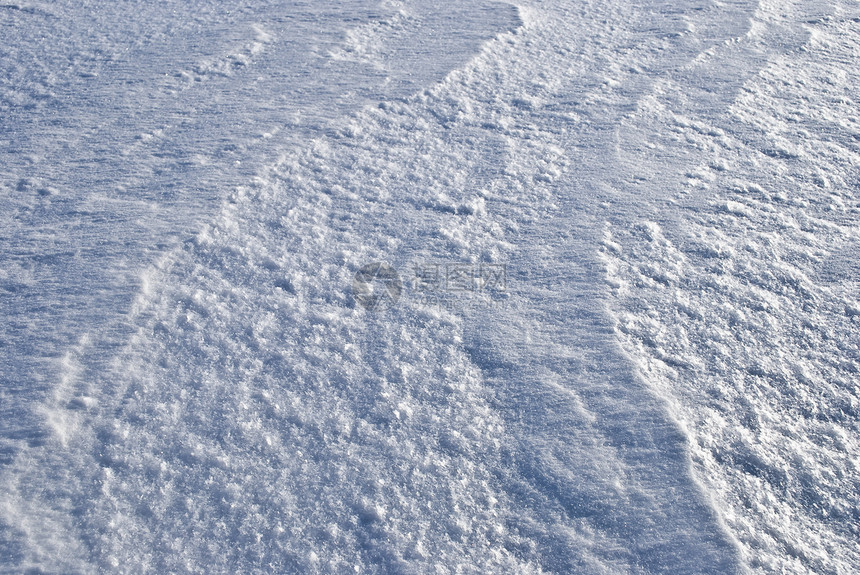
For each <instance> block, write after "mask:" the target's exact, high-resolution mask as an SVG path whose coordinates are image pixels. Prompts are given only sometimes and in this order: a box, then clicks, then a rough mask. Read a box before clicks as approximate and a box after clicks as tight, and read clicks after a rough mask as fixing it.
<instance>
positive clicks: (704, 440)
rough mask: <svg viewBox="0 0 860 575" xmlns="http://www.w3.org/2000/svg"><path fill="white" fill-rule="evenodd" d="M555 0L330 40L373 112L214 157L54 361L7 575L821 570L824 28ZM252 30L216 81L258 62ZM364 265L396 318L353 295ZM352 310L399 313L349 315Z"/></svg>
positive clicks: (811, 16)
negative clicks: (132, 272)
mask: <svg viewBox="0 0 860 575" xmlns="http://www.w3.org/2000/svg"><path fill="white" fill-rule="evenodd" d="M569 4H570V3H563V2H561V3H546V2H536V3H533V4H532V3H525V2H524V3H521V4H520V5H519V6H518V7H517V8H516V9H514V8H513V7H511V6H507V5H503V4H490V3H487V4H480V5H478V4H473V5H471V6H468V7H463V6H461V5H459V4H457V5H454V4H453V3H452V4H450V5H449V4H447V3H443V4H442V5H438V6H434V7H433V9H428V8H424V7H421V6H419V5H418V4H417V3H416V4H413V3H399V2H386V3H384V4H383V5H381V6H380V7H379V10H380V12H381V14H380V15H375V16H374V17H369V18H363V17H357V23H356V25H355V26H353V27H351V28H350V29H349V30H348V31H347V32H346V33H344V34H343V36H342V38H341V41H340V42H339V43H337V44H333V45H332V46H330V47H328V48H327V49H326V50H325V51H324V54H325V61H326V62H328V63H329V64H327V65H331V66H346V67H347V68H345V69H349V68H348V66H350V65H352V66H360V67H361V68H360V69H361V70H362V72H361V73H360V74H357V77H377V78H379V79H380V81H379V82H378V83H377V84H374V86H376V87H374V88H372V89H371V88H367V90H368V91H366V92H362V95H360V96H350V95H346V96H331V97H329V98H327V99H326V102H327V103H328V104H329V106H328V108H329V109H326V107H324V106H314V105H313V104H312V103H309V104H308V108H307V109H308V110H309V112H308V113H309V114H312V115H315V117H316V119H315V120H314V122H309V123H305V124H302V127H301V130H300V129H299V127H289V126H291V125H290V124H289V123H286V124H285V125H287V126H288V127H287V128H285V129H283V130H282V131H276V130H270V131H267V132H266V136H265V138H262V139H263V140H264V141H263V142H260V143H259V144H255V145H254V146H251V145H247V146H242V147H240V148H239V149H238V150H236V151H235V154H236V161H240V162H249V163H251V164H252V165H253V170H252V173H253V175H249V173H248V172H244V171H242V170H239V171H237V172H229V173H228V172H223V174H225V175H223V176H221V177H222V179H223V181H222V182H221V183H218V182H217V181H215V180H212V181H211V182H210V184H209V185H211V186H215V187H218V188H219V189H220V190H225V189H226V190H229V192H228V197H227V198H225V199H224V201H223V204H222V205H221V206H220V208H218V209H217V210H213V211H211V212H208V213H209V214H212V215H211V218H210V219H209V220H208V221H205V223H199V224H195V223H194V222H202V221H203V220H198V219H196V218H191V217H190V216H189V217H188V218H185V219H183V218H182V217H178V219H179V220H182V221H183V222H184V225H186V226H195V225H196V226H197V229H198V230H199V231H197V232H196V233H194V234H193V235H190V236H188V237H185V238H184V241H181V242H177V243H176V244H175V245H174V247H172V248H170V249H165V250H162V251H160V252H158V253H157V261H155V262H154V263H153V264H152V265H148V266H146V267H145V269H143V270H142V271H140V273H139V275H138V276H137V277H138V280H137V281H138V282H139V285H140V289H139V290H138V292H137V293H136V295H135V296H134V300H133V302H131V303H130V304H129V307H130V310H129V312H128V316H127V317H125V318H122V319H113V320H110V321H108V320H105V322H104V324H100V325H105V324H110V325H113V323H116V324H117V325H119V326H120V327H119V328H117V330H116V333H118V334H120V335H117V336H115V337H113V338H112V339H109V341H108V342H106V341H105V339H104V337H103V336H99V334H98V332H99V330H100V329H102V328H101V327H100V325H93V326H92V328H91V330H90V332H89V333H87V332H85V333H82V334H80V335H81V336H82V337H80V338H79V339H80V341H79V343H78V344H77V345H76V346H69V347H68V348H67V349H68V351H67V352H66V353H65V355H64V357H63V359H62V361H59V362H57V363H58V364H59V366H58V369H59V370H60V375H59V378H60V382H59V384H58V385H57V386H56V387H54V388H53V390H52V392H51V394H50V396H49V397H48V398H47V399H46V400H44V401H42V402H41V404H40V407H39V408H38V410H37V413H38V414H39V416H40V417H41V418H42V419H43V420H44V421H45V422H46V423H45V429H46V430H48V432H49V433H46V434H45V436H44V437H43V438H42V439H41V441H31V442H30V445H26V446H18V447H17V448H16V449H17V453H16V454H15V455H14V457H12V456H10V458H9V461H8V463H7V464H6V465H5V467H4V468H3V471H2V473H3V475H2V476H0V482H2V486H3V489H2V491H0V493H2V496H0V520H2V524H3V526H4V528H5V529H4V534H3V537H2V541H3V555H2V557H3V561H4V563H5V564H6V565H8V566H9V568H10V569H13V570H14V569H17V570H26V569H27V568H33V569H37V570H41V571H42V572H52V573H53V572H57V573H59V572H62V573H67V572H84V573H87V572H125V571H134V572H137V571H140V572H158V573H162V572H176V573H185V572H189V573H203V572H205V573H221V572H224V573H227V572H243V573H245V572H260V573H272V572H277V573H289V572H297V573H313V572H320V573H356V572H358V573H364V572H371V573H430V572H433V573H550V572H552V573H734V572H743V571H745V570H746V569H747V568H748V567H752V568H753V569H756V570H761V571H764V572H775V573H777V572H796V573H807V572H812V573H848V572H850V571H851V569H852V567H855V568H856V567H857V565H858V558H857V557H856V555H855V554H856V551H854V550H853V547H852V539H853V541H855V542H856V538H857V532H856V526H857V522H858V515H857V508H856V503H854V502H853V501H852V495H851V494H852V493H854V492H856V487H857V469H856V457H857V453H858V450H857V445H856V439H855V437H856V430H857V428H856V426H857V423H856V420H857V417H856V416H857V397H858V391H857V387H856V375H854V376H853V377H854V378H853V379H852V374H856V369H855V368H856V365H857V360H858V359H857V355H856V343H853V340H852V338H851V337H850V333H851V329H852V327H853V328H854V329H856V322H855V318H856V317H858V316H860V312H858V311H857V310H858V309H860V306H858V305H857V304H856V303H855V302H856V296H857V293H856V289H855V287H856V286H855V284H854V283H852V282H853V278H852V277H850V274H849V275H845V274H846V272H845V270H846V267H850V266H846V265H840V264H838V263H837V264H835V265H832V266H830V267H827V266H824V265H822V264H820V262H822V261H824V260H825V258H826V254H827V253H828V250H829V249H830V246H831V242H838V248H836V251H837V253H838V254H841V256H840V257H842V259H843V260H845V261H847V262H851V261H852V254H854V253H857V252H856V251H852V250H853V249H854V245H855V243H854V242H855V237H856V225H855V223H856V206H857V204H856V199H852V198H851V194H850V191H849V189H848V188H849V187H850V185H851V184H850V182H851V179H852V178H854V177H856V176H855V174H854V172H853V171H852V170H853V162H854V156H853V154H855V148H856V137H855V136H856V133H857V132H856V130H855V127H856V126H855V124H854V123H853V120H851V119H850V118H852V117H853V116H851V114H850V113H849V112H847V111H846V110H844V109H842V108H841V107H842V106H847V105H849V104H848V103H847V102H846V99H847V100H849V101H850V98H851V96H850V93H848V92H847V91H848V90H849V89H850V87H851V86H852V85H856V84H855V83H854V79H853V77H852V76H851V75H850V73H849V72H840V70H842V69H844V65H845V62H850V61H852V55H853V54H854V53H856V52H855V51H854V50H855V49H856V47H855V46H853V45H852V44H851V42H853V40H851V38H850V34H851V32H852V30H854V29H855V28H856V26H857V25H858V24H857V22H858V20H857V19H856V18H855V16H854V15H852V14H848V13H847V12H846V11H845V10H846V9H845V8H843V7H842V6H841V5H835V4H834V5H829V4H828V5H825V4H821V5H818V6H816V8H815V10H811V9H810V8H809V7H805V8H804V7H802V6H801V5H799V4H798V5H793V4H790V3H781V4H779V5H776V4H771V3H764V2H762V3H755V2H735V3H709V2H704V1H702V2H684V3H683V5H681V6H678V5H676V4H673V3H668V2H665V3H664V2H651V1H649V2H642V3H640V4H637V5H635V6H627V5H623V4H621V5H619V4H615V3H610V4H609V5H607V4H606V3H601V2H580V3H574V4H573V5H569ZM469 22H472V23H477V22H481V23H483V24H482V25H483V26H484V27H483V28H482V29H481V31H480V32H475V33H474V34H473V35H472V36H469V38H470V39H469V41H464V40H462V39H463V38H464V37H465V35H464V33H463V30H466V29H472V30H474V29H475V27H474V26H471V27H470V26H467V25H465V24H464V23H469ZM270 28H271V25H268V26H267V25H266V23H265V22H261V23H258V24H257V27H255V28H253V30H255V32H254V34H256V35H255V36H254V38H256V39H254V40H253V41H252V42H251V43H250V44H248V45H247V46H246V47H244V48H241V49H239V51H238V52H236V54H238V56H237V55H235V54H234V55H233V56H228V57H227V60H225V62H232V60H231V58H234V59H235V58H239V59H241V58H247V63H246V64H243V66H252V65H253V63H254V62H256V61H257V58H262V56H258V54H265V53H266V51H272V50H274V51H277V50H278V46H279V44H278V42H279V39H278V35H277V33H276V32H275V31H272V30H271V29H270ZM481 42H483V43H481ZM243 50H244V51H243ZM840 50H845V52H844V53H843V52H840ZM816 51H817V52H816ZM231 54H232V53H231ZM804 59H808V60H809V61H808V62H807V61H805V60H804ZM222 65H226V64H219V61H217V60H216V61H213V62H210V65H209V66H208V67H205V66H204V67H202V68H199V67H198V68H192V69H191V71H190V72H187V76H188V77H186V75H182V74H179V75H178V76H176V77H175V78H174V79H171V80H170V82H171V83H176V82H179V83H181V82H197V83H201V82H202V84H204V85H205V84H206V82H205V81H203V80H201V79H198V78H197V77H196V76H195V74H198V75H199V74H204V72H206V71H207V70H220V68H219V66H222ZM269 65H270V66H272V67H274V68H276V67H277V61H276V60H275V61H270V63H269ZM815 66H818V67H819V68H815ZM791 70H803V71H804V74H806V76H804V77H802V78H797V77H795V76H794V75H793V73H792V72H791ZM418 71H421V72H420V74H419V72H418ZM261 74H262V75H263V77H268V76H267V75H266V74H263V73H262V72H261ZM204 75H205V74H204ZM367 75H370V76H367ZM374 75H376V76H374ZM216 76H218V75H217V74H216ZM218 77H219V78H220V77H221V76H218ZM224 77H225V78H228V79H229V78H230V77H231V75H229V74H227V75H225V76H224ZM350 79H351V80H352V81H353V84H349V81H350ZM356 81H357V80H356V78H355V77H352V76H349V77H347V79H346V80H344V82H345V83H347V84H348V85H346V86H343V87H342V88H343V92H338V93H339V94H348V93H349V91H350V90H357V91H361V90H363V89H364V88H361V89H359V88H357V87H356V85H355V83H354V82H356ZM225 82H226V80H225ZM226 83H227V84H228V85H229V84H230V83H229V82H226ZM775 84H777V85H779V86H780V87H781V88H780V90H779V92H778V93H773V92H769V91H768V88H767V87H768V86H773V85H775ZM807 84H814V85H815V86H816V89H817V88H821V91H820V92H811V91H810V90H811V88H809V87H808V86H807ZM170 85H172V84H170ZM177 89H179V88H177ZM308 90H309V91H310V92H309V94H319V93H320V90H322V88H319V87H316V88H308ZM314 90H316V91H315V92H314ZM373 90H376V91H375V92H374V91H373ZM263 93H264V94H266V93H268V92H265V91H264V92H263ZM213 94H214V95H213V97H224V98H229V97H230V95H229V93H227V94H224V93H222V92H220V91H218V90H215V91H214V92H213ZM815 94H818V95H819V97H820V98H821V99H822V101H821V103H820V106H816V105H814V104H813V103H811V102H810V101H809V98H811V97H812V96H813V95H815ZM822 94H823V95H822ZM307 97H308V102H312V100H313V98H312V97H311V96H310V95H308V96H307ZM342 100H348V101H349V102H348V105H347V104H343V106H342V107H338V106H337V105H335V104H339V103H340V102H341V101H342ZM785 101H790V102H792V103H791V104H786V102H785ZM360 104H367V105H365V106H364V107H363V108H362V109H360V110H358V111H350V110H355V108H356V107H357V106H358V105H360ZM279 107H280V108H279ZM281 108H282V109H283V112H281ZM300 109H301V108H300ZM798 109H800V110H803V111H804V112H805V114H802V115H799V117H802V118H804V120H803V121H800V120H798V119H797V118H796V117H795V116H794V115H793V114H795V110H798ZM291 110H295V108H291V107H290V105H289V104H287V103H279V104H274V105H272V108H271V109H267V111H266V112H265V113H263V112H260V111H253V110H252V111H250V112H248V117H249V118H256V119H259V118H260V117H261V115H262V117H264V118H265V122H271V123H272V124H273V125H278V123H279V120H278V117H279V113H283V114H288V113H289V111H291ZM326 113H328V115H326ZM229 114H236V115H237V116H234V118H235V117H241V116H242V114H241V113H239V112H235V111H234V112H230V113H229ZM229 114H228V115H229ZM816 114H817V115H816ZM283 121H284V122H287V120H283ZM223 122H224V123H225V124H227V123H229V122H228V120H227V119H226V118H225V119H223ZM804 122H805V123H804ZM293 124H295V125H298V124H301V122H298V121H295V122H294V123H293ZM235 129H236V132H235V135H234V136H227V139H228V140H230V139H233V138H239V139H240V140H241V138H249V139H250V136H248V133H247V132H242V130H241V129H239V128H235ZM800 130H803V132H802V134H801V132H799V131H800ZM299 132H300V133H301V134H302V135H305V136H307V137H308V140H307V141H300V139H299V138H298V136H296V135H295V134H296V133H299ZM179 133H184V132H182V131H181V130H180V131H179ZM242 134H244V135H242ZM803 134H805V136H803V137H806V138H811V137H812V136H810V134H817V136H816V137H817V138H819V140H818V142H819V143H820V147H819V149H818V151H817V152H816V153H812V152H806V151H804V150H803V149H801V148H800V144H798V142H800V141H802V139H803V138H802V137H801V136H802V135H803ZM189 146H190V147H191V148H193V146H192V145H191V144H190V143H189ZM852 146H853V148H852ZM825 150H826V151H825ZM755 154H760V156H756V155H755ZM251 158H255V159H251ZM231 160H232V156H231ZM786 162H794V163H793V164H792V165H791V166H790V167H787V166H786ZM840 162H841V163H840ZM837 164H838V165H839V166H840V169H839V170H835V169H834V167H835V166H836V165H837ZM764 176H767V177H768V178H771V179H770V181H769V182H768V186H773V189H772V190H769V189H766V187H765V184H763V183H757V182H756V180H760V179H761V178H762V177H764ZM804 177H808V178H810V180H809V183H807V181H806V180H804V179H803V178H804ZM815 178H818V179H815ZM192 179H193V178H192ZM185 181H188V180H185ZM207 181H208V180H207ZM22 185H23V186H25V187H26V185H29V184H27V183H25V184H22ZM793 185H797V186H798V187H800V188H801V189H803V190H805V191H804V192H803V193H797V194H796V195H795V194H792V193H790V189H789V188H790V187H791V186H793ZM813 186H815V187H813ZM217 195H218V194H217V192H214V193H212V196H213V197H215V196H217ZM811 206H815V209H814V210H813V209H811ZM167 209H169V208H167ZM816 210H817V211H816ZM852 217H853V218H854V219H852ZM189 222H192V223H189ZM167 227H168V228H169V227H170V226H167ZM185 229H188V228H185ZM778 242H787V243H778ZM141 257H142V256H141ZM375 262H384V263H386V264H387V265H389V266H391V267H390V269H393V270H395V271H396V272H397V274H398V277H399V280H400V281H401V282H402V288H401V289H400V290H392V291H382V290H384V289H385V285H384V284H385V282H384V281H382V280H383V279H384V278H385V277H388V279H389V280H390V279H391V277H390V276H383V277H382V279H381V278H380V277H376V278H373V279H372V281H368V280H367V278H368V277H369V276H367V275H364V276H361V275H358V276H357V272H359V271H360V270H371V271H373V270H378V269H380V268H379V266H378V264H376V263H375ZM366 265H369V267H364V266H366ZM385 269H388V268H385ZM813 271H814V272H815V273H818V274H819V275H820V279H812V278H811V277H810V275H809V274H811V273H813ZM840 274H842V275H840ZM356 277H358V278H365V281H364V282H362V281H361V280H360V279H359V280H356ZM368 283H370V286H367V284H368ZM354 286H357V287H358V288H359V290H358V291H354V290H355V289H356V287H354ZM361 287H369V288H371V289H373V290H374V291H372V293H374V294H376V295H383V296H384V295H386V294H394V295H395V296H396V297H394V298H388V297H383V298H382V299H381V301H380V302H379V305H378V306H377V307H376V308H374V309H368V308H367V306H365V305H362V304H363V303H364V301H365V300H362V298H361V297H360V296H361V293H362V292H361V290H360V288H361ZM389 287H391V286H390V285H389ZM392 299H396V301H392ZM792 306H797V308H796V309H795V308H794V307H792ZM111 322H113V323H111ZM780 322H783V323H782V324H781V323H780ZM794 322H806V323H800V324H799V325H804V326H806V325H807V324H808V326H809V327H804V328H799V327H798V328H797V329H798V330H800V331H797V332H796V331H793V330H792V328H789V327H788V326H789V325H794ZM804 330H805V331H804ZM100 337H102V339H99V338H100ZM779 338H783V339H779ZM809 338H813V339H812V340H810V339H809ZM815 338H818V339H815ZM774 341H779V342H780V343H781V345H783V346H785V347H786V348H787V349H788V351H786V352H782V353H779V352H776V351H775V350H774V349H772V348H769V347H768V344H769V343H771V342H774ZM813 342H817V345H816V347H815V352H814V353H816V354H822V355H818V356H813V355H808V354H809V353H813V352H812V351H809V346H811V345H812V343H813ZM852 346H853V347H852ZM802 350H806V351H802ZM807 352H808V353H807ZM804 354H806V355H804ZM783 362H790V363H786V366H785V367H784V366H783V365H782V363H783ZM791 362H793V363H791ZM822 369H823V370H827V371H826V373H822V372H821V371H819V370H822ZM825 381H826V385H825V384H824V383H825ZM816 394H823V395H816ZM774 400H778V401H782V402H783V404H784V405H776V406H774V405H773V401H774ZM798 421H799V423H798ZM852 434H853V435H852ZM852 458H853V459H852ZM804 466H808V467H804ZM852 506H853V507H852Z"/></svg>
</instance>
